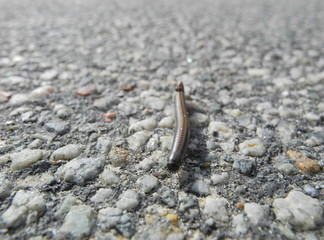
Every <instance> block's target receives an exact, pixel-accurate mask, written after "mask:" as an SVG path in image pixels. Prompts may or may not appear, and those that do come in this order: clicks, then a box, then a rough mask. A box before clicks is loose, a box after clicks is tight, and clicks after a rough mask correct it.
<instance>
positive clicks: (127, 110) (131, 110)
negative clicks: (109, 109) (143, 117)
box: [118, 102, 138, 117]
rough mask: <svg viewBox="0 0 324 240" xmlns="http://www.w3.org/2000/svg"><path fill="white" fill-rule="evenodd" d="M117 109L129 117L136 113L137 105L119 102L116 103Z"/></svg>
mask: <svg viewBox="0 0 324 240" xmlns="http://www.w3.org/2000/svg"><path fill="white" fill-rule="evenodd" d="M118 109H119V110H120V111H121V112H123V113H124V114H125V115H126V116H127V117H129V116H131V115H134V114H135V113H137V111H138V105H137V104H135V103H128V102H121V103H119V104H118Z"/></svg>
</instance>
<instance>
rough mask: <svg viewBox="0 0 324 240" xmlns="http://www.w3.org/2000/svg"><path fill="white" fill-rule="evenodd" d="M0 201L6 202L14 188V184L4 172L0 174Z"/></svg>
mask: <svg viewBox="0 0 324 240" xmlns="http://www.w3.org/2000/svg"><path fill="white" fill-rule="evenodd" d="M0 183H1V184H0V200H1V201H2V200H4V199H6V198H7V197H9V196H10V194H11V191H12V189H13V188H14V182H13V181H12V180H11V179H10V177H9V175H8V176H7V175H6V174H4V173H3V172H0Z"/></svg>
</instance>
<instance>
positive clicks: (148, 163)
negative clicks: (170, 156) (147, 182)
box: [136, 158, 156, 171]
mask: <svg viewBox="0 0 324 240" xmlns="http://www.w3.org/2000/svg"><path fill="white" fill-rule="evenodd" d="M155 164H156V162H155V161H154V160H153V159H152V158H145V159H144V160H143V161H141V162H140V163H139V164H137V165H136V169H138V170H140V169H143V170H145V171H148V170H150V169H151V168H152V167H153V166H154V165H155Z"/></svg>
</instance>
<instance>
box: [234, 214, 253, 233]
mask: <svg viewBox="0 0 324 240" xmlns="http://www.w3.org/2000/svg"><path fill="white" fill-rule="evenodd" d="M232 224H233V227H234V228H235V233H236V234H237V235H245V234H246V233H247V232H248V231H249V227H250V226H249V223H248V221H246V220H245V218H244V215H243V214H238V215H236V216H233V221H232Z"/></svg>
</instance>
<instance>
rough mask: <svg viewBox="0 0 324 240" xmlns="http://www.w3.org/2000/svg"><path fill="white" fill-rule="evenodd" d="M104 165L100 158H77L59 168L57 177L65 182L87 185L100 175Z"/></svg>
mask: <svg viewBox="0 0 324 240" xmlns="http://www.w3.org/2000/svg"><path fill="white" fill-rule="evenodd" d="M103 164H104V161H103V160H102V159H100V158H75V159H73V160H71V161H70V162H68V163H66V164H64V165H63V166H61V167H59V169H58V170H57V171H56V173H55V176H56V177H58V178H60V179H61V180H63V181H65V182H69V183H75V184H78V185H85V184H86V183H87V182H88V181H90V180H92V179H94V178H95V177H96V176H97V175H98V174H99V173H100V170H101V168H102V167H103Z"/></svg>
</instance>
